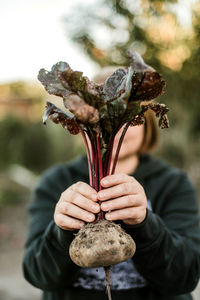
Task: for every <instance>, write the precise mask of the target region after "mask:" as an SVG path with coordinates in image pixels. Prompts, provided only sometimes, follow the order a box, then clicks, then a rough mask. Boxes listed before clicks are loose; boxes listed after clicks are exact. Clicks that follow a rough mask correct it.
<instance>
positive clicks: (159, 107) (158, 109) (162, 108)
mask: <svg viewBox="0 0 200 300" xmlns="http://www.w3.org/2000/svg"><path fill="white" fill-rule="evenodd" d="M148 109H151V110H153V111H154V112H155V114H156V117H157V118H159V123H158V124H159V127H160V128H161V129H164V128H169V120H168V117H167V112H168V111H169V109H168V108H167V107H166V105H165V104H160V103H148V104H143V105H141V112H140V113H139V114H138V115H136V116H135V117H134V119H133V120H132V122H131V124H132V125H134V126H135V125H140V124H142V123H144V120H145V119H144V114H145V112H146V111H147V110H148Z"/></svg>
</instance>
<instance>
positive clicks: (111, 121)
mask: <svg viewBox="0 0 200 300" xmlns="http://www.w3.org/2000/svg"><path fill="white" fill-rule="evenodd" d="M127 57H128V58H129V59H130V66H129V67H128V68H119V69H117V70H116V71H115V72H114V73H113V74H112V75H111V76H110V77H108V78H107V79H106V80H105V82H104V83H103V84H97V83H95V82H92V81H90V80H89V79H88V78H87V77H85V76H83V74H82V72H78V71H73V70H72V69H71V68H70V66H69V65H68V64H67V63H65V62H59V63H57V64H55V65H54V66H53V67H52V69H51V71H50V72H48V71H46V70H45V69H41V70H40V71H39V75H38V79H39V80H40V82H41V83H42V84H43V85H44V87H45V89H46V90H47V92H48V93H49V94H53V95H57V96H60V97H62V98H63V102H64V105H65V107H66V108H67V110H66V112H64V111H62V110H61V109H59V108H58V107H56V106H55V105H54V104H52V103H50V102H47V106H46V111H45V113H44V117H43V122H44V123H45V122H46V120H47V118H50V119H51V120H52V121H53V122H54V123H56V124H57V123H60V124H61V125H62V126H63V128H64V129H66V130H69V132H70V133H71V134H74V135H75V134H78V133H81V135H82V138H83V141H84V144H85V147H86V152H87V159H88V168H89V178H90V185H91V186H92V187H93V188H95V190H96V191H99V190H101V185H100V180H101V179H102V178H103V177H104V176H106V175H109V174H114V172H115V167H116V163H117V159H118V155H119V151H120V147H121V145H122V142H123V138H124V136H125V134H126V131H127V129H128V127H129V126H135V125H140V124H143V123H144V122H145V118H144V114H145V112H146V111H147V110H148V109H151V110H153V111H154V112H155V114H156V116H157V117H159V126H160V127H161V128H167V127H169V122H168V119H167V115H166V113H167V111H168V108H167V107H166V106H165V105H164V104H159V103H152V102H150V101H151V100H153V99H155V98H156V97H158V96H159V95H161V94H162V93H163V90H164V87H165V82H164V80H163V79H162V77H161V75H160V74H159V73H158V72H156V71H155V70H154V69H153V68H152V67H150V66H149V65H147V64H145V62H144V61H143V59H142V57H141V56H140V55H139V54H138V53H137V52H135V51H128V52H127ZM143 101H145V104H144V102H143ZM123 126H124V128H123V131H122V134H121V138H120V140H119V144H118V147H117V150H116V153H114V154H113V144H114V139H115V136H116V134H117V132H118V131H119V130H120V129H121V128H122V127H123ZM113 155H114V160H113V165H112V166H111V162H112V156H113ZM103 218H104V215H103V212H100V213H99V214H98V216H97V220H101V219H103Z"/></svg>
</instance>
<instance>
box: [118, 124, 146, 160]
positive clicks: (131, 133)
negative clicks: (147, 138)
mask: <svg viewBox="0 0 200 300" xmlns="http://www.w3.org/2000/svg"><path fill="white" fill-rule="evenodd" d="M123 128H124V127H122V128H121V129H120V130H119V132H118V133H117V135H116V137H115V142H114V147H113V155H114V154H115V152H116V149H117V145H118V142H119V139H120V136H121V134H122V131H123ZM143 139H144V125H137V126H129V128H128V130H127V132H126V134H125V137H124V140H123V143H122V146H121V149H120V152H119V159H123V158H125V157H127V156H132V155H133V156H134V155H136V154H137V153H138V151H139V149H140V148H141V146H142V142H143Z"/></svg>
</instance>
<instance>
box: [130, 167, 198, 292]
mask: <svg viewBox="0 0 200 300" xmlns="http://www.w3.org/2000/svg"><path fill="white" fill-rule="evenodd" d="M166 186H167V193H166V192H165V190H166ZM162 190H163V193H162V194H164V198H165V199H164V200H163V199H162V203H163V204H162V209H161V212H160V215H158V214H157V213H155V212H154V213H153V212H152V211H148V213H147V217H146V219H145V220H144V221H143V223H141V224H139V225H135V226H125V229H126V231H127V232H128V233H129V234H131V236H132V237H133V239H134V240H135V242H136V247H137V250H136V254H135V256H134V257H133V261H134V264H135V266H136V268H137V269H138V271H139V273H140V274H141V275H142V276H143V277H144V278H145V279H146V280H147V282H148V283H149V285H150V286H151V288H152V289H153V290H154V291H155V292H156V293H158V294H159V293H160V294H163V295H178V294H185V293H188V292H191V291H192V290H194V288H195V287H196V285H197V283H198V280H199V277H200V230H199V216H198V201H197V195H196V191H195V190H194V187H193V186H192V184H191V183H190V181H189V179H188V177H187V176H186V175H185V174H184V173H182V172H181V173H179V175H177V174H176V175H175V176H170V178H168V181H167V182H165V187H164V186H163V188H162ZM162 196H163V195H162ZM162 196H161V194H160V197H162ZM157 201H160V200H159V199H157Z"/></svg>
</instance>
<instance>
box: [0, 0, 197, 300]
mask: <svg viewBox="0 0 200 300" xmlns="http://www.w3.org/2000/svg"><path fill="white" fill-rule="evenodd" d="M0 36H1V50H0V53H1V55H0V70H1V71H0V299H1V300H23V299H24V300H25V299H29V300H37V299H39V298H40V291H39V290H38V289H35V288H33V287H32V286H31V285H29V284H28V283H27V282H26V281H25V280H24V279H23V276H22V271H21V260H22V257H23V245H24V240H25V236H26V228H27V215H26V208H27V205H28V203H29V202H30V198H31V192H32V190H33V188H34V186H35V184H36V182H37V180H38V178H39V176H40V174H41V173H42V171H43V170H45V169H46V168H48V167H49V166H52V165H53V164H56V163H59V162H66V161H68V160H71V159H73V158H74V157H76V156H77V155H80V154H81V153H82V151H83V150H82V147H81V142H80V139H79V137H75V136H71V135H70V134H68V133H67V132H65V131H64V130H63V129H62V128H61V127H60V126H55V124H53V123H51V122H48V123H47V126H44V125H42V122H41V119H42V114H43V111H44V107H45V101H46V100H51V101H52V102H54V103H56V105H59V103H61V98H60V99H56V98H55V97H52V96H49V95H48V94H47V93H46V92H45V91H44V89H43V87H42V86H41V85H40V83H39V82H38V81H37V74H38V71H39V69H40V68H43V67H44V68H45V69H47V70H50V68H51V66H52V65H53V64H55V63H56V62H58V61H66V62H68V63H69V64H70V66H71V68H72V69H75V70H78V71H83V72H84V75H86V76H88V77H89V78H92V76H93V75H95V73H97V72H98V70H99V69H100V68H101V67H104V66H107V65H116V66H117V65H127V63H128V61H127V59H126V58H125V52H126V50H127V49H135V50H136V51H138V52H139V53H140V54H141V55H142V56H143V58H144V59H145V61H146V62H147V63H148V64H150V65H152V66H153V67H154V68H155V69H156V70H158V71H159V72H160V73H161V74H162V76H163V78H164V79H165V81H166V84H167V86H166V91H165V94H164V95H162V96H161V97H160V98H159V99H158V101H159V102H161V103H165V104H167V106H168V107H169V109H170V111H169V114H168V116H169V119H170V125H171V127H170V128H169V129H168V130H162V131H160V145H159V148H158V149H157V150H156V152H155V153H154V155H155V156H157V157H160V158H162V159H164V160H165V161H167V162H169V163H170V164H172V165H174V166H176V167H179V168H181V169H184V170H186V171H187V173H188V175H189V176H190V178H191V180H192V182H193V184H194V185H195V186H196V188H197V190H198V193H199V194H200V86H199V75H200V72H199V70H200V1H197V0H180V1H176V0H171V1H162V0H159V1H158V0H155V1H153V0H152V1H146V0H135V1H131V0H121V1H118V0H105V1H104V0H85V1H84V2H83V1H81V0H73V1H72V0H65V1H64V0H43V1H39V0H29V1H25V0H18V1H14V0H6V1H1V2H0ZM194 297H195V299H199V297H200V296H199V292H198V288H197V289H196V291H195V292H194Z"/></svg>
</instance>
